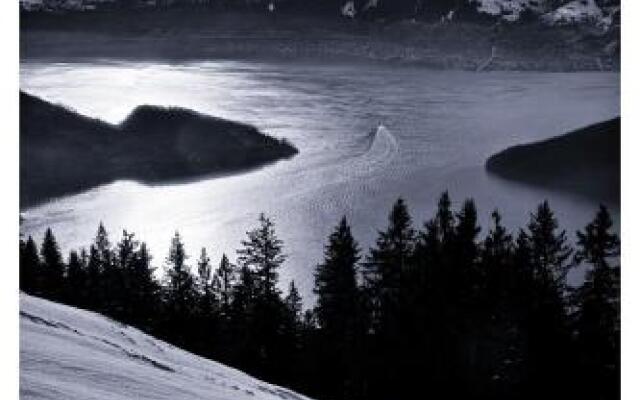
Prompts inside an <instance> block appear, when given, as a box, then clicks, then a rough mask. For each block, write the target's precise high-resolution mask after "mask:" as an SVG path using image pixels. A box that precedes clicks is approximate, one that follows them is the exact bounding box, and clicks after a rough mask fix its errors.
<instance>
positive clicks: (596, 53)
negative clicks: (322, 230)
mask: <svg viewBox="0 0 640 400" xmlns="http://www.w3.org/2000/svg"><path fill="white" fill-rule="evenodd" d="M618 43H619V41H618V38H617V37H616V36H615V35H614V34H612V33H608V34H604V35H603V34H600V33H594V32H593V31H590V30H588V29H586V28H584V27H554V28H552V27H543V26H541V25H539V24H524V23H523V24H517V25H509V26H503V27H496V25H489V24H481V23H473V22H456V23H451V24H441V23H433V22H431V23H429V22H411V21H397V22H392V23H391V22H390V23H375V22H362V21H359V22H355V21H344V20H343V21H333V20H327V19H323V18H312V17H299V16H291V18H270V17H269V16H263V15H252V14H250V15H246V14H223V13H204V15H197V16H196V15H194V14H181V13H179V12H169V11H167V12H164V13H163V12H157V13H149V14H139V15H138V14H124V15H122V14H97V15H89V14H88V15H72V16H55V15H53V16H49V15H47V16H42V15H41V16H27V17H21V27H20V60H21V61H30V60H31V61H37V60H48V59H58V60H65V61H75V60H80V59H99V58H102V59H122V60H137V61H144V60H149V61H153V60H163V61H176V62H179V61H202V60H255V61H261V60H266V61H269V60H273V61H302V62H305V61H309V62H325V63H333V62H366V63H372V62H373V63H381V64H389V65H410V66H416V67H421V68H428V69H441V70H465V71H478V70H482V71H548V72H580V71H613V72H619V70H620V62H619V45H618Z"/></svg>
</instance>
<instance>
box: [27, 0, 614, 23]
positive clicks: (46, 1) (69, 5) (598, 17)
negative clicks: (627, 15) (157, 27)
mask: <svg viewBox="0 0 640 400" xmlns="http://www.w3.org/2000/svg"><path fill="white" fill-rule="evenodd" d="M20 5H21V9H22V10H24V11H54V12H55V11H94V10H100V9H127V8H136V9H154V8H168V7H208V8H213V9H217V10H246V11H251V12H256V11H257V12H264V13H269V14H271V13H280V12H284V13H286V12H299V13H311V14H316V13H324V14H327V15H333V16H335V17H343V18H351V19H382V20H387V19H411V18H414V19H432V20H442V21H443V22H448V21H451V20H454V19H475V18H483V17H484V18H487V17H489V18H493V19H496V20H504V21H509V22H516V21H518V20H520V19H523V18H527V17H529V18H530V17H532V16H533V17H542V18H541V20H542V21H543V22H545V23H548V24H579V23H594V24H600V25H610V24H611V21H612V19H613V17H612V16H613V15H614V14H616V13H617V14H619V11H620V1H619V0H320V1H318V0H231V1H229V0H126V1H123V0H20Z"/></svg>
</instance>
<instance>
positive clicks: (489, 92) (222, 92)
mask: <svg viewBox="0 0 640 400" xmlns="http://www.w3.org/2000/svg"><path fill="white" fill-rule="evenodd" d="M20 85H21V88H22V89H23V90H26V91H28V92H29V93H32V94H35V95H38V96H41V97H43V98H45V99H47V100H49V101H53V102H56V103H62V104H65V105H68V106H70V107H72V108H74V109H76V110H77V111H79V112H80V113H83V114H86V115H89V116H92V117H98V118H102V119H104V120H106V121H109V122H113V123H117V122H120V121H121V120H123V119H124V118H125V116H126V115H127V113H129V112H130V111H131V110H132V109H133V108H134V107H135V106H137V105H139V104H158V105H175V106H181V107H188V108H192V109H195V110H197V111H201V112H204V113H207V114H212V115H215V116H219V117H223V118H229V119H232V120H236V121H241V122H245V123H250V124H253V125H255V126H257V127H258V128H260V129H261V130H263V131H265V132H267V133H269V134H271V135H274V136H278V137H286V138H288V139H290V140H291V141H292V142H293V143H294V144H295V145H296V146H297V147H298V148H299V149H300V154H299V155H298V156H296V157H294V158H293V159H291V160H286V161H280V162H277V163H275V164H272V165H269V166H266V167H264V168H260V169H258V170H254V171H251V172H249V173H244V174H240V175H232V176H225V177H218V178H210V179H202V180H197V181H190V182H182V183H180V182H173V183H167V184H163V185H156V186H147V185H143V184H139V183H136V182H130V181H126V182H125V181H119V182H115V183H113V184H109V185H105V186H102V187H99V188H96V189H93V190H90V191H87V192H85V193H81V194H78V195H74V196H68V197H65V198H62V199H59V200H56V201H53V202H50V203H47V204H44V205H42V206H39V207H35V208H30V209H28V210H25V213H24V216H25V217H26V220H25V222H24V223H23V227H22V231H23V233H25V234H33V235H36V236H38V237H41V235H42V233H43V231H44V229H45V228H46V227H47V226H50V227H52V228H53V229H54V232H55V233H56V235H57V237H58V238H59V240H60V243H61V246H62V248H63V249H64V250H68V249H70V248H77V247H79V246H83V245H86V244H88V243H89V242H90V240H91V238H92V237H93V235H94V233H95V230H96V227H97V225H98V223H99V222H100V221H104V223H105V224H106V226H107V228H108V229H109V230H110V232H112V233H113V236H114V239H117V238H118V237H119V236H120V234H119V232H120V231H121V230H122V229H123V228H127V229H128V230H130V231H134V232H135V233H136V234H137V236H138V237H139V238H141V239H143V240H145V241H146V242H147V243H148V244H149V246H150V247H151V251H152V254H153V255H154V257H155V259H154V263H155V264H156V266H161V264H162V261H163V260H164V257H165V256H166V253H167V250H168V246H169V242H170V238H171V236H172V235H173V232H174V231H176V230H179V231H180V233H181V234H182V235H183V236H184V238H185V241H186V244H187V250H188V251H189V253H190V254H191V255H192V257H191V262H192V263H194V262H195V258H196V255H197V254H198V252H199V249H200V247H202V246H206V247H207V249H208V250H209V252H210V253H211V254H212V256H213V257H212V258H213V259H215V260H218V259H219V257H220V255H221V254H222V252H227V253H228V254H230V255H231V256H232V259H234V258H235V249H236V248H237V247H238V244H239V242H240V240H241V239H242V238H243V235H244V232H245V231H246V230H248V229H250V228H252V227H253V226H255V221H256V219H257V216H258V214H259V213H260V212H265V213H267V214H268V215H269V216H271V217H272V218H273V219H274V220H275V222H276V225H277V230H278V233H279V235H280V236H281V237H282V239H283V240H284V241H285V247H286V252H287V254H288V255H289V259H288V261H287V263H286V265H285V267H284V268H283V271H282V283H283V286H284V284H286V283H287V282H288V280H290V279H295V280H296V282H297V283H298V285H299V286H301V287H302V290H303V293H305V294H306V295H307V298H308V297H309V294H310V291H311V288H312V286H313V279H312V276H313V275H312V271H313V267H314V265H315V264H316V263H317V262H318V261H319V260H320V259H321V255H322V247H323V244H324V241H325V238H326V236H327V235H328V234H329V233H330V232H331V229H332V227H333V226H334V225H335V224H336V223H337V222H338V220H339V218H340V217H341V216H342V215H343V214H344V215H346V216H347V217H348V218H349V220H350V222H351V223H352V224H353V229H354V234H355V235H356V237H357V239H358V240H359V241H360V242H361V245H362V246H361V247H363V248H364V249H366V248H368V246H370V245H371V243H372V242H373V240H374V239H375V235H376V230H377V229H380V228H383V227H384V225H385V224H386V217H387V213H388V211H389V209H390V207H391V204H392V202H393V201H394V200H395V199H396V198H397V197H398V196H402V197H404V198H405V199H407V201H408V203H409V205H410V207H411V211H412V214H413V216H414V219H415V222H416V224H417V225H421V224H422V223H423V222H424V220H425V219H426V218H427V217H430V216H431V214H432V212H433V210H434V208H435V203H436V201H437V198H438V196H439V195H440V193H441V192H442V191H443V190H449V191H450V193H451V195H452V197H453V199H454V204H455V205H456V206H458V205H459V204H460V202H461V201H462V200H463V199H464V198H465V197H473V198H474V199H475V200H476V202H477V203H478V206H479V210H480V212H481V222H482V224H483V225H486V223H487V222H488V216H489V212H490V211H491V210H492V209H493V208H495V207H497V208H499V209H500V210H501V212H502V213H503V215H504V221H505V223H506V224H508V225H509V226H521V225H523V224H524V223H525V222H526V221H527V220H528V215H529V212H530V211H531V210H532V209H533V208H534V207H535V206H536V205H537V204H538V203H539V202H540V201H542V200H543V199H545V198H546V199H549V201H550V203H551V206H552V208H553V209H554V210H555V211H556V212H557V214H558V218H559V219H560V222H561V224H562V225H563V226H565V227H566V228H568V230H569V232H570V233H573V231H574V230H575V229H576V228H578V227H581V226H583V225H584V224H585V223H586V222H588V220H589V219H590V218H591V217H592V214H593V213H594V212H595V209H596V206H597V204H596V203H597V202H595V201H593V200H589V199H585V198H580V197H577V196H573V195H569V194H563V193H556V192H551V191H548V190H544V189H539V188H532V187H528V186H524V185H520V184H514V183H509V182H505V181H503V180H500V179H498V178H494V177H492V176H489V175H487V174H486V172H485V171H484V168H483V164H484V161H485V159H486V158H487V157H488V156H489V155H491V154H492V153H494V152H496V151H499V150H502V149H503V148H505V147H508V146H510V145H514V144H518V143H525V142H530V141H534V140H539V139H543V138H548V137H551V136H554V135H558V134H561V133H564V132H566V131H568V130H571V129H575V128H579V127H582V126H584V125H587V124H590V123H594V122H599V121H601V120H604V119H607V118H611V117H613V116H616V115H618V114H619V112H620V111H619V109H620V106H619V101H618V97H619V93H620V90H619V74H613V73H567V74H562V73H537V72H536V73H518V72H492V73H482V74H477V73H472V72H454V71H428V70H424V69H419V68H409V67H407V68H400V67H391V66H363V65H357V66H355V65H330V66H318V65H305V64H297V65H287V64H263V63H240V62H207V63H185V64H178V65H176V64H159V63H130V62H127V63H114V62H103V63H86V64H80V63H74V64H50V63H25V64H23V65H22V66H21V78H20ZM380 122H381V123H383V124H384V126H385V127H386V128H387V129H386V130H381V131H380V132H378V133H377V134H374V135H371V134H370V132H371V130H372V129H373V128H374V127H375V126H377V124H378V123H380ZM610 206H611V207H613V214H614V217H615V219H616V221H617V220H618V218H619V207H618V206H617V205H610Z"/></svg>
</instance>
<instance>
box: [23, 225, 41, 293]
mask: <svg viewBox="0 0 640 400" xmlns="http://www.w3.org/2000/svg"><path fill="white" fill-rule="evenodd" d="M40 278H41V270H40V256H39V255H38V245H37V244H36V242H35V241H34V240H33V237H31V236H29V237H28V238H27V240H26V241H25V242H24V243H23V244H22V245H21V247H20V290H22V291H24V292H26V293H29V294H37V293H38V292H39V287H38V282H39V280H40Z"/></svg>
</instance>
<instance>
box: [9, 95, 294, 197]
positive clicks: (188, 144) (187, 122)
mask: <svg viewBox="0 0 640 400" xmlns="http://www.w3.org/2000/svg"><path fill="white" fill-rule="evenodd" d="M20 142H21V143H20V201H21V204H22V206H25V205H31V204H34V203H36V202H39V201H42V200H45V199H48V198H51V197H55V196H60V195H63V194H68V193H73V192H77V191H80V190H84V189H88V188H91V187H93V186H96V185H100V184H104V183H109V182H112V181H114V180H116V179H133V180H141V181H145V182H159V181H162V180H169V179H181V178H191V177H197V176H201V175H205V174H209V173H216V172H231V171H239V170H242V169H246V168H251V167H257V166H260V165H263V164H265V163H268V162H271V161H275V160H278V159H281V158H286V157H290V156H292V155H294V154H296V152H297V150H296V149H295V148H294V147H293V146H292V145H291V144H289V143H287V142H286V141H283V140H278V139H274V138H272V137H270V136H267V135H265V134H263V133H261V132H259V131H258V130H257V129H256V128H254V127H252V126H249V125H244V124H240V123H236V122H231V121H226V120H223V119H219V118H214V117H210V116H206V115H202V114H198V113H196V112H193V111H190V110H185V109H180V108H162V107H154V106H140V107H138V108H136V109H135V110H134V111H133V112H132V113H131V114H130V115H129V116H128V117H127V118H126V119H125V121H123V123H122V124H120V125H110V124H107V123H105V122H103V121H100V120H96V119H92V118H88V117H85V116H82V115H79V114H77V113H76V112H74V111H71V110H68V109H66V108H64V107H62V106H59V105H54V104H50V103H47V102H46V101H44V100H41V99H39V98H37V97H34V96H31V95H29V94H26V93H20Z"/></svg>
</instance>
